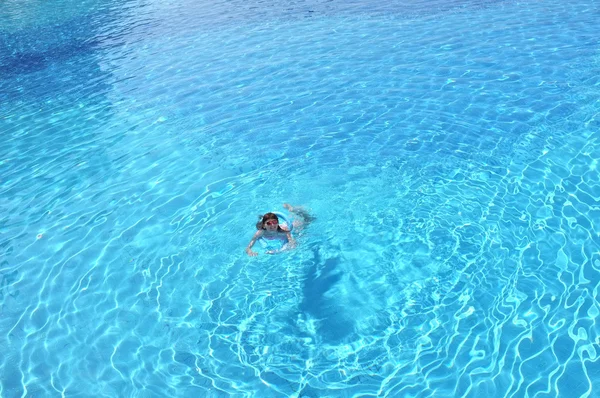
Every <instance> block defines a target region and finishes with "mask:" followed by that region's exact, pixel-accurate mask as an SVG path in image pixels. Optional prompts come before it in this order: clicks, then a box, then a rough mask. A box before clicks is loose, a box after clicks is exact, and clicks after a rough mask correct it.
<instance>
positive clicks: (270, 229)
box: [246, 203, 314, 257]
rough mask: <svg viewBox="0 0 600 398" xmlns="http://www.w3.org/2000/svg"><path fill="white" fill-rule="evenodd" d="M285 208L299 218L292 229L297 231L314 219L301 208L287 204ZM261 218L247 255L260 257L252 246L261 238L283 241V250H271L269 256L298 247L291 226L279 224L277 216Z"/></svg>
mask: <svg viewBox="0 0 600 398" xmlns="http://www.w3.org/2000/svg"><path fill="white" fill-rule="evenodd" d="M283 207H284V208H285V209H286V210H288V211H289V212H290V213H291V214H293V215H294V216H297V217H298V218H294V220H293V221H292V227H293V228H296V229H297V230H299V229H301V228H303V227H304V226H305V225H306V224H308V223H309V222H311V221H312V220H313V219H314V218H313V217H312V216H311V215H310V214H308V213H307V212H306V210H304V209H302V208H300V207H292V206H290V205H289V204H287V203H284V204H283ZM259 218H260V221H259V222H257V223H256V229H257V230H258V231H256V233H255V234H254V236H253V237H252V240H250V243H248V246H247V247H246V253H247V254H248V255H249V256H252V257H254V256H257V255H258V253H257V252H254V251H252V246H254V244H255V243H256V241H257V240H259V239H261V238H262V239H267V240H281V241H282V248H281V249H279V250H269V251H267V253H268V254H275V253H279V252H281V251H284V250H289V249H293V248H295V247H296V240H295V239H294V237H293V236H292V233H291V231H290V226H288V225H287V224H285V223H283V224H279V217H277V214H275V213H267V214H264V215H262V216H259Z"/></svg>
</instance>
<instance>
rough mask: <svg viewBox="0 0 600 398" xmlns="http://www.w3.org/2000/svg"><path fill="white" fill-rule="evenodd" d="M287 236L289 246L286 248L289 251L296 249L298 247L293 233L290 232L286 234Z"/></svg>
mask: <svg viewBox="0 0 600 398" xmlns="http://www.w3.org/2000/svg"><path fill="white" fill-rule="evenodd" d="M285 236H286V237H287V240H288V244H287V245H286V248H288V249H293V248H295V247H296V240H295V239H294V237H293V236H292V233H291V232H289V231H288V232H286V234H285Z"/></svg>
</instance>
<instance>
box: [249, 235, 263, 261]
mask: <svg viewBox="0 0 600 398" xmlns="http://www.w3.org/2000/svg"><path fill="white" fill-rule="evenodd" d="M261 236H263V231H262V229H261V230H260V231H256V233H255V234H254V236H253V237H252V239H251V240H250V243H248V246H247V247H246V254H248V255H249V256H251V257H254V256H258V253H257V252H253V251H252V246H254V244H255V243H256V241H257V240H258V238H260V237H261Z"/></svg>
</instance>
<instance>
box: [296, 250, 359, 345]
mask: <svg viewBox="0 0 600 398" xmlns="http://www.w3.org/2000/svg"><path fill="white" fill-rule="evenodd" d="M312 251H313V254H314V257H313V259H312V261H311V262H312V264H311V266H310V268H309V270H308V273H307V276H306V279H305V280H304V287H303V289H302V292H303V296H304V299H303V301H302V303H301V304H300V310H301V311H302V312H303V313H306V314H308V315H310V316H311V317H312V318H314V319H316V320H318V333H319V337H320V338H321V339H322V340H323V342H327V343H330V344H337V343H339V342H341V341H342V340H343V339H344V338H345V337H347V336H348V335H349V334H350V333H352V330H353V329H354V325H353V323H352V322H351V321H350V320H349V319H347V318H346V317H344V315H343V312H344V311H343V310H342V308H340V307H339V303H336V301H335V298H330V297H328V296H327V292H329V291H330V290H331V289H332V288H333V287H334V286H335V284H336V283H338V282H339V281H340V279H341V277H342V274H341V270H340V269H339V268H340V267H339V265H340V263H341V260H340V257H332V258H327V259H324V260H323V259H322V258H321V255H320V253H319V250H318V248H316V247H313V248H312Z"/></svg>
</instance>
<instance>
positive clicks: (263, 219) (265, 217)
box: [256, 213, 287, 232]
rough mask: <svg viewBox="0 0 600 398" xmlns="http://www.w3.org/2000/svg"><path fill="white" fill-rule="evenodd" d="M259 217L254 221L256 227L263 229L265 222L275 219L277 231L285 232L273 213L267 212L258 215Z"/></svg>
mask: <svg viewBox="0 0 600 398" xmlns="http://www.w3.org/2000/svg"><path fill="white" fill-rule="evenodd" d="M258 218H259V219H260V221H259V222H257V223H256V229H265V223H266V222H267V221H269V220H277V224H278V225H277V232H287V231H286V230H284V229H282V228H281V227H280V226H279V217H277V214H275V213H267V214H265V215H262V216H258Z"/></svg>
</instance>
